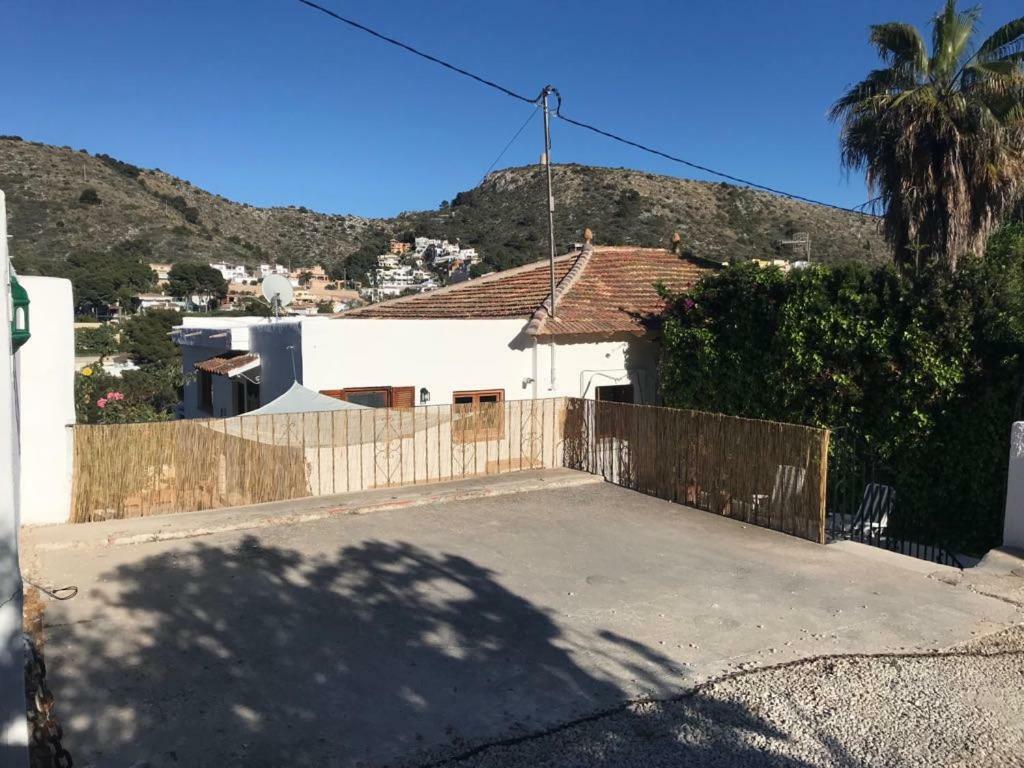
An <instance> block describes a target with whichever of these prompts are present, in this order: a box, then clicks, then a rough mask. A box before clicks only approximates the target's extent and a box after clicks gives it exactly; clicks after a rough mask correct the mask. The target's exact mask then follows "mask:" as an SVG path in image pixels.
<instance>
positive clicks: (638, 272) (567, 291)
mask: <svg viewBox="0 0 1024 768" xmlns="http://www.w3.org/2000/svg"><path fill="white" fill-rule="evenodd" d="M710 269H711V268H710V267H708V266H705V265H704V264H701V263H699V262H697V261H694V260H691V259H688V258H685V257H680V256H677V255H676V254H674V253H672V252H671V251H667V250H664V249H662V248H627V247H618V246H607V247H601V246H598V247H595V248H594V249H593V250H592V251H590V252H587V251H584V252H583V254H582V255H581V256H580V258H579V260H578V262H577V264H576V267H575V268H574V270H573V271H574V272H575V274H570V275H569V276H568V277H567V279H566V280H564V281H563V282H562V283H561V284H559V285H558V286H557V288H556V290H555V295H556V297H557V302H556V305H555V317H554V318H551V317H550V315H549V310H550V302H549V301H545V302H544V305H543V306H541V307H540V308H538V310H537V311H536V312H535V313H534V315H533V318H532V319H531V320H530V324H529V326H528V327H527V330H526V332H527V333H530V334H534V335H538V336H553V335H561V334H595V333H598V334H599V333H644V332H645V331H646V330H647V327H648V325H649V324H650V322H651V320H653V319H654V318H656V317H657V316H658V315H660V314H661V313H662V312H663V311H664V309H665V301H664V299H662V298H661V296H659V295H658V289H657V287H656V286H657V285H658V284H659V283H660V284H662V285H664V286H665V287H666V288H668V289H669V290H671V291H674V292H678V291H684V290H687V289H689V288H691V287H693V285H694V284H695V283H696V282H697V281H698V280H699V279H700V278H701V277H702V276H703V275H704V274H706V273H707V272H708V271H709V270H710Z"/></svg>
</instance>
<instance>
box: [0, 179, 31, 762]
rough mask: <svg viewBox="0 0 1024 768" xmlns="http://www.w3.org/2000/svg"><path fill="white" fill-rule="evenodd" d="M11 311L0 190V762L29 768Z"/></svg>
mask: <svg viewBox="0 0 1024 768" xmlns="http://www.w3.org/2000/svg"><path fill="white" fill-rule="evenodd" d="M10 309H11V307H10V260H9V258H8V256H7V211H6V207H5V200H4V193H3V192H2V191H0V764H3V765H5V766H7V765H9V766H19V768H20V767H21V766H27V765H28V722H27V720H26V719H25V647H24V644H23V640H22V637H23V635H22V615H21V614H22V583H21V567H20V565H19V563H18V530H19V509H18V508H19V506H20V503H21V501H20V498H19V494H18V475H19V469H20V461H19V450H18V443H19V440H18V416H17V411H16V408H17V406H16V404H15V389H14V357H13V355H12V354H11V333H10V327H11V326H10V322H11V312H10ZM30 343H31V342H30Z"/></svg>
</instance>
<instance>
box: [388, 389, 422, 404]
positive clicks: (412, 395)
mask: <svg viewBox="0 0 1024 768" xmlns="http://www.w3.org/2000/svg"><path fill="white" fill-rule="evenodd" d="M415 405H416V387H392V388H391V407H392V408H412V407H413V406H415Z"/></svg>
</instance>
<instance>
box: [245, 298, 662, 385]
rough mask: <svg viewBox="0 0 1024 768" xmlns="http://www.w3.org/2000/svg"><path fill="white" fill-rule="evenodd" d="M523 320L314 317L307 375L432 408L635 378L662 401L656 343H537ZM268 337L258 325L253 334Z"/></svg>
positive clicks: (306, 380) (305, 331)
mask: <svg viewBox="0 0 1024 768" xmlns="http://www.w3.org/2000/svg"><path fill="white" fill-rule="evenodd" d="M523 326H524V322H523V321H522V320H422V319H416V320H387V319H371V318H361V319H360V318H352V319H329V318H315V319H310V320H307V321H304V322H303V323H302V327H301V349H302V356H301V371H300V374H301V378H300V380H301V382H302V383H303V384H304V385H305V386H307V387H309V388H310V389H315V390H323V389H341V388H345V387H364V386H366V387H370V386H412V387H415V388H416V392H417V398H418V396H419V390H420V388H422V387H426V388H427V389H428V390H429V391H430V402H431V403H433V404H445V403H450V402H452V393H453V392H456V391H459V390H476V389H503V390H505V399H506V400H522V399H529V398H533V397H540V398H544V397H561V396H570V397H581V396H583V397H593V396H594V386H599V385H601V384H620V383H634V384H636V385H637V386H638V392H637V394H638V396H639V397H643V398H644V399H646V400H647V401H649V402H650V401H653V395H654V387H653V384H654V376H655V351H654V350H655V348H654V346H653V345H651V344H650V343H648V342H643V341H599V342H585V343H574V344H567V343H564V342H560V343H555V344H552V343H551V342H550V341H542V342H540V343H537V344H536V345H535V344H534V340H533V339H532V338H530V337H527V336H525V335H523V334H522V329H523ZM263 333H265V330H264V329H262V328H260V329H255V330H254V332H253V338H254V340H255V339H257V338H258V337H259V336H260V335H261V334H263ZM258 343H259V342H256V341H254V345H255V344H258ZM552 348H554V352H555V377H554V382H552V375H551V350H552ZM271 358H274V359H275V360H277V359H280V360H283V362H284V363H287V365H288V366H289V372H290V362H288V360H287V358H286V357H283V356H281V355H280V353H272V352H271V351H270V349H269V348H268V349H267V353H266V354H262V353H261V360H263V366H264V372H266V371H267V366H268V364H269V365H271V366H273V365H275V363H272V362H270V360H271ZM278 364H279V363H278ZM290 383H291V381H290V380H289V381H288V384H290ZM641 385H642V387H641Z"/></svg>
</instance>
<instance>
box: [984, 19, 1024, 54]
mask: <svg viewBox="0 0 1024 768" xmlns="http://www.w3.org/2000/svg"><path fill="white" fill-rule="evenodd" d="M1021 38H1024V16H1022V17H1021V18H1019V19H1014V20H1013V21H1011V22H1009V23H1007V24H1004V25H1003V26H1001V27H1000V28H999V29H997V30H996V31H995V32H993V33H992V34H991V35H989V38H988V39H987V40H986V41H985V42H984V43H982V44H981V47H980V48H978V59H979V60H981V61H984V60H986V59H989V58H1003V57H1002V56H1000V55H999V54H1000V52H1001V51H1002V50H1003V49H1004V48H1006V46H1008V45H1010V44H1011V43H1014V42H1017V41H1019V40H1020V39H1021Z"/></svg>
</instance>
